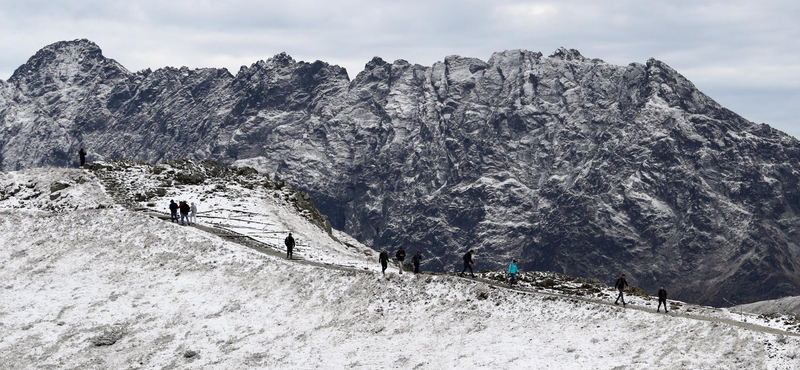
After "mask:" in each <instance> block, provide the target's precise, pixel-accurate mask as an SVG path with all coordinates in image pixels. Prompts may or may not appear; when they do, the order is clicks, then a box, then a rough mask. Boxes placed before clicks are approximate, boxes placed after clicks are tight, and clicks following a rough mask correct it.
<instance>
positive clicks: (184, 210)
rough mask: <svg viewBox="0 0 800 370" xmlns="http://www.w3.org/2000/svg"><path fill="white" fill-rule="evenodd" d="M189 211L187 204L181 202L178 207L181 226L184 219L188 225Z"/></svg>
mask: <svg viewBox="0 0 800 370" xmlns="http://www.w3.org/2000/svg"><path fill="white" fill-rule="evenodd" d="M191 210H192V208H191V207H189V204H188V203H186V201H185V200H184V201H183V202H181V206H180V211H181V225H183V220H184V219H186V224H187V225H189V211H191Z"/></svg>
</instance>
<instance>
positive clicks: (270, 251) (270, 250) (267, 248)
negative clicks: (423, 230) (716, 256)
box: [98, 176, 800, 337]
mask: <svg viewBox="0 0 800 370" xmlns="http://www.w3.org/2000/svg"><path fill="white" fill-rule="evenodd" d="M98 178H99V179H100V180H101V181H102V182H103V184H104V185H105V186H106V190H107V191H108V193H109V195H111V196H112V198H114V199H115V200H116V201H118V202H119V203H121V204H122V205H124V206H126V207H127V208H129V209H131V210H134V211H136V212H140V213H144V214H146V215H149V216H151V217H156V218H159V219H161V220H165V221H170V216H169V215H168V214H166V213H157V212H153V211H150V210H146V209H141V208H139V209H137V208H135V204H133V203H132V202H131V201H130V200H129V199H125V198H123V197H122V196H121V195H120V194H117V193H116V192H114V191H113V190H116V189H117V186H116V184H115V183H114V180H113V179H110V178H103V177H100V176H98ZM109 190H111V191H109ZM191 227H194V228H196V229H198V230H202V231H204V232H207V233H210V234H214V235H217V236H219V237H221V238H223V239H226V240H229V241H231V242H234V243H236V244H239V245H242V246H245V247H247V248H250V249H253V250H255V251H258V252H260V253H263V254H266V255H270V256H274V257H278V258H285V255H286V254H285V252H284V251H283V249H282V248H280V247H278V246H276V245H272V244H268V243H264V242H261V241H258V240H256V239H254V238H251V237H249V236H247V235H243V234H240V233H237V232H235V231H232V230H229V229H226V228H224V227H219V226H214V227H209V226H204V225H197V224H195V225H192V226H191ZM291 261H292V262H294V263H299V264H303V265H308V266H314V267H321V268H325V269H330V270H337V271H347V272H355V273H370V274H372V272H369V271H365V270H363V269H358V268H354V267H348V266H340V265H335V264H331V263H320V262H315V261H309V260H306V259H302V258H293V259H292V260H291ZM424 274H425V275H437V276H449V277H454V278H458V279H464V280H470V281H473V282H476V283H483V284H487V285H489V286H491V287H495V288H498V289H505V290H507V291H511V292H515V293H518V294H525V295H544V296H550V297H556V298H560V299H564V300H573V301H579V302H584V303H589V304H599V305H604V306H609V307H613V308H616V309H620V310H637V311H641V312H646V313H651V314H655V312H653V310H652V309H649V308H646V307H642V306H634V305H630V304H629V305H628V306H626V307H622V306H618V305H615V304H614V303H612V302H609V301H603V300H600V299H595V298H584V297H576V296H570V295H566V294H559V293H554V292H546V291H541V290H537V289H525V288H509V287H508V285H507V284H505V283H501V282H498V281H495V280H490V279H485V278H467V277H460V276H458V275H452V274H442V273H434V272H424ZM659 315H669V316H672V317H681V318H686V319H690V320H698V321H706V322H712V323H718V324H725V325H731V326H736V327H740V328H743V329H747V330H751V331H757V332H762V333H768V334H774V335H785V336H792V337H800V333H793V332H788V331H785V330H780V329H775V328H770V327H766V326H762V325H756V324H750V323H746V322H741V321H736V320H731V319H724V318H713V317H705V316H700V315H692V314H689V313H676V312H670V313H664V314H659Z"/></svg>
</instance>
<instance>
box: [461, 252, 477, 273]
mask: <svg viewBox="0 0 800 370" xmlns="http://www.w3.org/2000/svg"><path fill="white" fill-rule="evenodd" d="M472 254H473V252H472V251H469V252H467V254H465V255H464V269H463V270H461V274H459V276H464V271H467V269H469V274H470V276H472V277H475V272H473V271H472V266H475V262H473V261H472Z"/></svg>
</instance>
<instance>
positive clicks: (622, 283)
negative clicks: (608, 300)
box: [614, 274, 628, 306]
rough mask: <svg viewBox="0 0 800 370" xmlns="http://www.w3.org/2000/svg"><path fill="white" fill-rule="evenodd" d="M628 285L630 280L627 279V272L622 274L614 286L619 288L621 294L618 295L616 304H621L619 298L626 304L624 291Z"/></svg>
mask: <svg viewBox="0 0 800 370" xmlns="http://www.w3.org/2000/svg"><path fill="white" fill-rule="evenodd" d="M627 287H628V281H627V280H625V274H622V276H621V277H620V278H619V279H617V283H616V284H614V288H617V289H619V295H618V296H617V300H616V301H614V304H619V299H620V298H622V305H623V306H625V305H626V304H625V296H624V295H623V294H622V292H624V291H625V288H627Z"/></svg>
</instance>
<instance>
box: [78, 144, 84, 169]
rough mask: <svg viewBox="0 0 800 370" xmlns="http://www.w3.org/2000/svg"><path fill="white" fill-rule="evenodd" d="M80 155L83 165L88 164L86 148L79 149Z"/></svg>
mask: <svg viewBox="0 0 800 370" xmlns="http://www.w3.org/2000/svg"><path fill="white" fill-rule="evenodd" d="M78 156H79V157H80V158H81V167H83V165H85V164H86V150H84V149H83V147H81V150H79V151H78Z"/></svg>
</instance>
